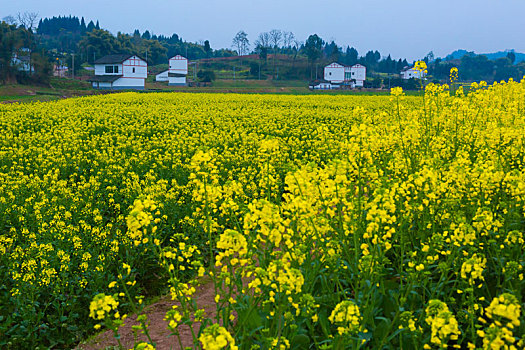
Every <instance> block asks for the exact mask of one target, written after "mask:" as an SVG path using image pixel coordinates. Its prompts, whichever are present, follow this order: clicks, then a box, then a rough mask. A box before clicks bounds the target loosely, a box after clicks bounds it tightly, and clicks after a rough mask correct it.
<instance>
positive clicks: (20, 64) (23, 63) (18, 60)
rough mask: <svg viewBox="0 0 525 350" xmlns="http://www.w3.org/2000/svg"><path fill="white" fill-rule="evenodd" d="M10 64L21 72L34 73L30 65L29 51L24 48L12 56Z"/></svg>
mask: <svg viewBox="0 0 525 350" xmlns="http://www.w3.org/2000/svg"><path fill="white" fill-rule="evenodd" d="M11 62H12V63H13V65H14V66H15V67H16V69H18V70H19V71H21V72H28V73H31V72H34V70H35V68H34V67H33V65H32V64H31V51H30V50H29V49H26V48H22V49H20V50H19V52H18V53H16V52H15V53H14V54H13V58H12V59H11Z"/></svg>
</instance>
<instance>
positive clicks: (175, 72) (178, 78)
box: [155, 55, 188, 86]
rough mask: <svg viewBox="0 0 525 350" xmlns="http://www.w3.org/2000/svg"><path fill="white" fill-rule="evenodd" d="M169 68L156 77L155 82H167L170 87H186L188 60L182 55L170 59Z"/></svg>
mask: <svg viewBox="0 0 525 350" xmlns="http://www.w3.org/2000/svg"><path fill="white" fill-rule="evenodd" d="M168 62H169V68H168V69H167V70H165V71H164V72H160V73H159V74H157V75H156V76H155V81H167V82H168V85H173V86H186V76H187V75H188V59H187V58H186V57H183V56H181V55H176V56H173V57H172V58H170V59H169V61H168Z"/></svg>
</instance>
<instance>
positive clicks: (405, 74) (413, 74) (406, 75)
mask: <svg viewBox="0 0 525 350" xmlns="http://www.w3.org/2000/svg"><path fill="white" fill-rule="evenodd" d="M399 74H400V75H401V79H405V80H408V79H412V78H415V79H420V78H424V77H425V76H426V73H425V72H420V71H418V70H417V69H415V68H413V67H412V68H410V67H405V68H403V70H402V71H401V73H399Z"/></svg>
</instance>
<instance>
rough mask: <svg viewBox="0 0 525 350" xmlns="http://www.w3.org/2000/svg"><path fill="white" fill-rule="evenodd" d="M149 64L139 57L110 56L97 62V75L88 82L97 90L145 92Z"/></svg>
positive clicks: (126, 55) (127, 55) (125, 55)
mask: <svg viewBox="0 0 525 350" xmlns="http://www.w3.org/2000/svg"><path fill="white" fill-rule="evenodd" d="M147 76H148V63H147V62H146V61H145V60H143V59H142V58H140V57H139V56H137V55H129V54H120V55H108V56H104V57H102V58H99V59H98V60H96V61H95V75H94V76H92V77H90V78H89V79H88V81H90V82H91V83H92V84H93V87H94V88H95V89H137V90H143V89H144V87H145V82H146V78H147Z"/></svg>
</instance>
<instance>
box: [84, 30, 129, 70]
mask: <svg viewBox="0 0 525 350" xmlns="http://www.w3.org/2000/svg"><path fill="white" fill-rule="evenodd" d="M78 48H79V50H84V51H85V52H86V57H87V58H88V61H89V62H94V61H95V60H96V59H98V58H100V57H102V56H105V55H110V54H115V53H119V52H120V45H119V42H118V41H117V38H115V37H114V36H113V35H111V33H110V32H108V31H107V30H103V29H94V30H93V31H91V32H89V33H86V35H85V36H84V37H83V38H82V40H80V42H79V43H78Z"/></svg>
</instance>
